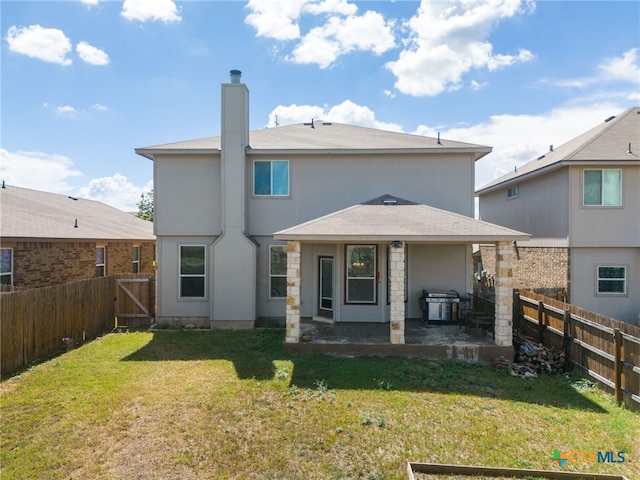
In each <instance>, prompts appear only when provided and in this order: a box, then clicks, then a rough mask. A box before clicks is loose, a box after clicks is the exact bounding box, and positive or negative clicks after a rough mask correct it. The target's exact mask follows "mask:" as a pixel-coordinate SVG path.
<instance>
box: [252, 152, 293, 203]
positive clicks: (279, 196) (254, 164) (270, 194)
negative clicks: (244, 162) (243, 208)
mask: <svg viewBox="0 0 640 480" xmlns="http://www.w3.org/2000/svg"><path fill="white" fill-rule="evenodd" d="M257 162H265V163H266V162H269V164H270V179H269V181H270V182H271V183H270V190H271V192H273V162H286V164H287V193H286V194H285V195H276V194H274V193H268V194H267V193H256V163H257ZM290 167H291V164H290V162H289V160H260V159H256V160H254V161H253V187H252V190H251V192H252V194H253V196H254V197H258V198H289V197H291V168H290Z"/></svg>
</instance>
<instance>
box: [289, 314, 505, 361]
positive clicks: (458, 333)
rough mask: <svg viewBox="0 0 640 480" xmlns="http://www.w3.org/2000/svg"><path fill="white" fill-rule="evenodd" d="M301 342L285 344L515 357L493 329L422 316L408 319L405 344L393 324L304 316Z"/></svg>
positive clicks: (305, 349) (336, 351)
mask: <svg viewBox="0 0 640 480" xmlns="http://www.w3.org/2000/svg"><path fill="white" fill-rule="evenodd" d="M300 332H301V334H300V339H301V341H300V342H298V343H295V342H294V343H287V342H285V343H284V349H285V351H288V352H290V353H322V354H333V355H349V356H351V355H353V356H388V355H394V356H403V357H413V358H426V359H429V360H440V359H453V360H465V361H486V362H489V361H492V360H493V359H495V357H497V356H498V355H504V356H507V357H509V358H510V357H511V356H512V349H511V347H499V346H497V345H496V344H495V342H494V341H493V337H492V335H491V333H490V332H488V331H485V330H482V329H470V330H469V331H467V329H466V328H465V326H464V325H462V324H447V325H437V324H436V325H434V324H428V323H425V322H423V321H422V320H419V319H408V320H406V321H405V343H404V344H391V343H390V342H389V324H388V323H378V322H371V323H368V322H365V323H362V322H359V323H354V322H347V323H335V322H324V321H318V320H313V319H311V318H302V319H301V322H300Z"/></svg>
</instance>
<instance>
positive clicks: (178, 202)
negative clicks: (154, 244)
mask: <svg viewBox="0 0 640 480" xmlns="http://www.w3.org/2000/svg"><path fill="white" fill-rule="evenodd" d="M220 178H221V177H220V158H219V157H215V156H213V155H181V156H180V157H179V158H176V157H171V156H164V155H159V156H158V157H157V158H156V159H155V161H154V179H153V181H154V190H155V191H156V192H162V194H161V195H160V194H157V195H156V196H155V218H154V227H155V234H156V235H183V234H184V233H185V232H189V234H192V235H219V234H220V232H221V230H222V207H221V203H222V200H221V196H220V191H221V189H220V185H221V180H220Z"/></svg>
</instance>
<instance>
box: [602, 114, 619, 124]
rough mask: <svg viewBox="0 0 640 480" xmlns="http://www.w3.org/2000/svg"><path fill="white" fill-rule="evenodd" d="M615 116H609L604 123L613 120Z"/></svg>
mask: <svg viewBox="0 0 640 480" xmlns="http://www.w3.org/2000/svg"><path fill="white" fill-rule="evenodd" d="M614 118H616V116H615V115H611V116H610V117H609V118H607V119H606V120H605V121H604V123H607V122H610V121H611V120H613V119H614Z"/></svg>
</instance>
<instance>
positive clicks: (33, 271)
mask: <svg viewBox="0 0 640 480" xmlns="http://www.w3.org/2000/svg"><path fill="white" fill-rule="evenodd" d="M96 245H100V246H106V247H107V275H111V274H114V273H129V272H131V271H132V269H133V258H132V251H133V245H139V246H140V270H139V271H140V273H152V272H154V270H155V265H154V255H155V251H154V246H155V242H98V243H96V242H66V241H58V242H3V243H2V248H12V249H13V284H14V285H15V286H17V287H22V288H40V287H47V286H51V285H58V284H61V283H67V282H74V281H77V280H84V279H86V278H93V277H95V276H96Z"/></svg>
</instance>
